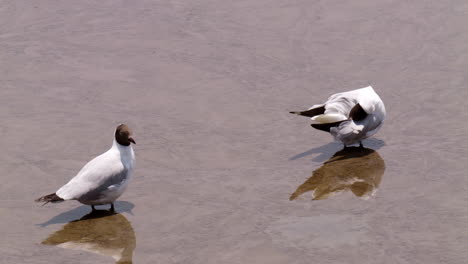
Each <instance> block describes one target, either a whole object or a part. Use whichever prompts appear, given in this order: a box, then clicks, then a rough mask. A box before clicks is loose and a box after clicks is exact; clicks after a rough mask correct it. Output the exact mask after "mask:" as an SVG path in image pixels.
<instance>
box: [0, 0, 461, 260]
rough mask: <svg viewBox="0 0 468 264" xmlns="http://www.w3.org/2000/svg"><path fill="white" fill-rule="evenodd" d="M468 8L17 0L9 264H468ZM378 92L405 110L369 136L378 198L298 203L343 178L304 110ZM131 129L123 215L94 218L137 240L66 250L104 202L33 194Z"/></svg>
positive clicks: (2, 248)
mask: <svg viewBox="0 0 468 264" xmlns="http://www.w3.org/2000/svg"><path fill="white" fill-rule="evenodd" d="M467 14H468V5H467V4H466V2H465V1H461V0H460V1H458V0H457V1H450V3H447V2H442V1H440V2H434V1H432V2H430V3H429V2H427V1H418V2H417V3H416V2H407V1H386V0H385V1H379V2H378V3H377V2H376V1H370V0H365V1H364V0H363V1H267V0H248V1H244V0H241V1H208V0H202V1H178V0H172V1H138V3H134V2H132V1H98V2H96V1H77V2H74V1H49V0H44V1H40V2H37V3H33V4H32V3H31V2H30V1H1V2H0V61H1V63H0V116H1V120H2V122H1V123H0V134H1V145H2V150H3V151H1V152H0V160H1V161H2V164H1V165H0V175H1V179H2V180H3V181H2V184H1V185H0V202H1V203H0V215H1V217H0V218H1V221H0V231H1V234H2V238H1V239H0V263H65V262H66V263H70V264H72V263H115V261H116V260H115V259H116V258H112V256H111V255H115V250H116V248H117V249H119V250H122V251H121V252H124V251H123V250H125V254H123V255H122V256H125V258H128V256H130V257H131V256H133V262H134V263H169V264H170V263H194V264H196V263H203V264H210V263H216V264H217V263H270V264H275V263H289V264H302V263H310V262H311V261H312V262H314V263H330V264H339V263H347V264H353V263H356V264H357V263H359V264H362V263H411V264H417V263H424V264H428V263H466V259H467V258H468V251H467V250H466V248H467V245H468V231H467V230H468V207H467V206H466V205H467V204H468V194H467V193H468V192H467V187H466V186H467V184H468V179H467V175H466V161H467V158H468V155H467V151H466V150H467V147H468V146H467V143H466V139H467V136H466V135H467V133H468V129H467V128H468V126H467V125H466V123H465V121H466V120H468V114H467V111H466V102H465V100H466V98H468V89H467V86H468V80H467V77H466V76H467V74H466V69H468V46H467V45H466V43H468V32H467V31H466V25H467V24H468V16H467ZM367 85H372V86H373V87H374V88H375V90H376V91H377V92H378V93H379V95H380V96H381V98H382V99H383V100H384V102H385V104H386V108H387V112H388V116H387V120H386V123H385V124H384V127H383V128H382V129H381V131H380V132H379V133H378V134H377V135H376V136H375V137H374V138H372V139H369V140H366V141H365V142H364V146H365V147H366V148H368V149H370V150H373V151H375V152H372V151H371V153H372V154H370V155H373V156H371V157H370V158H369V157H368V159H371V161H370V162H377V163H371V164H370V165H369V164H368V163H366V164H367V165H366V166H368V167H369V168H370V169H371V170H374V169H373V168H375V166H377V167H378V168H377V169H376V170H375V171H376V174H374V175H370V176H369V175H367V176H366V173H369V172H366V171H365V170H362V169H361V170H362V171H363V173H364V175H362V174H359V170H358V169H356V170H355V171H353V172H354V173H355V174H359V175H361V176H359V175H358V176H356V177H357V178H358V179H361V182H365V180H366V179H371V180H370V184H368V185H369V186H370V187H369V186H367V187H362V188H373V189H372V190H369V192H367V193H369V194H372V195H365V194H366V190H367V189H362V188H357V193H362V194H363V195H361V196H366V197H367V199H362V198H363V197H359V195H358V196H356V195H355V194H354V193H353V191H352V189H350V188H351V187H350V186H349V184H348V185H347V186H345V187H343V186H341V187H339V188H336V190H343V191H341V192H339V193H335V195H326V196H323V197H322V198H323V199H319V200H312V198H313V196H312V191H306V192H304V193H302V194H301V195H298V197H296V198H295V199H293V200H292V201H290V199H289V198H290V197H291V195H292V194H293V193H294V192H295V191H296V190H299V189H300V187H301V186H302V185H303V184H305V183H306V182H307V181H309V180H310V178H311V175H313V172H314V173H315V172H317V171H319V170H321V171H326V175H328V176H327V180H326V181H325V182H324V184H328V185H329V186H330V188H329V189H331V190H332V189H333V187H334V184H336V183H339V182H341V181H338V180H334V179H333V178H332V176H333V174H332V173H331V172H330V170H334V169H336V167H334V166H333V165H330V163H328V165H327V164H324V163H325V162H326V161H328V160H330V159H331V158H332V157H333V156H334V155H335V153H336V152H338V151H340V150H341V149H342V145H341V144H339V143H333V142H332V138H331V136H329V135H328V134H326V133H323V132H321V131H316V130H313V129H312V128H311V127H310V125H309V123H310V122H309V120H307V119H305V118H301V117H298V116H294V115H290V114H289V113H288V111H292V110H300V109H304V108H305V107H308V106H310V105H312V104H315V103H319V102H321V101H322V100H325V99H326V98H327V97H328V96H329V95H330V94H332V93H335V92H339V91H345V90H350V89H355V88H360V87H364V86H367ZM120 122H125V123H127V124H129V125H130V127H132V128H133V130H134V131H135V140H136V142H137V145H136V146H135V148H134V149H135V152H136V155H137V167H136V170H135V174H134V178H133V181H132V183H131V184H130V186H129V188H128V190H127V192H126V193H125V194H124V195H123V196H122V197H121V198H120V202H118V203H117V204H116V209H117V211H118V212H120V214H118V215H113V216H106V217H104V218H102V219H99V218H98V220H95V219H94V220H95V221H94V222H93V221H91V222H85V223H91V224H89V225H90V228H98V227H99V226H101V225H102V223H101V222H100V221H101V220H102V221H104V223H112V221H114V223H115V224H114V225H115V226H122V228H123V229H124V231H125V232H126V233H125V234H128V235H126V236H127V237H128V240H126V241H124V240H122V241H117V242H116V245H110V244H108V243H107V242H105V241H104V242H102V243H101V244H98V245H101V246H94V248H96V247H97V248H100V249H102V250H101V251H99V250H97V251H99V252H96V250H94V251H92V250H71V249H69V248H63V246H62V247H57V246H50V245H47V243H46V242H45V241H50V239H51V238H53V237H54V235H56V234H59V235H58V236H59V237H60V239H59V242H60V243H62V244H63V242H67V241H68V242H69V243H68V244H67V245H70V244H73V245H80V242H76V241H81V240H80V239H82V238H83V237H85V238H84V239H88V240H90V243H89V244H88V245H90V244H93V243H94V245H96V244H95V241H94V240H95V239H97V238H96V237H94V236H93V235H92V234H93V232H91V233H90V234H88V233H84V234H83V233H81V232H80V231H76V230H82V229H83V228H84V229H86V225H85V226H84V227H83V226H82V225H81V224H80V223H82V222H80V221H78V222H72V221H74V220H79V219H81V218H83V217H84V216H85V215H87V214H88V213H89V212H90V209H89V207H86V206H82V205H80V204H79V203H77V202H66V203H61V204H55V205H46V206H43V207H41V206H40V205H39V204H36V203H34V202H33V200H34V199H35V198H37V197H39V196H41V195H44V194H48V193H51V192H53V191H55V190H56V189H57V188H59V187H60V186H61V185H62V184H64V183H66V182H67V181H68V179H70V178H71V177H72V176H74V175H75V174H76V173H77V172H78V170H79V169H80V168H81V167H82V166H83V165H84V164H85V163H86V162H87V161H88V160H89V159H91V158H92V157H94V156H96V155H98V154H100V153H102V152H104V151H105V150H107V149H108V148H109V147H110V145H111V143H112V136H113V131H114V128H115V126H116V125H117V124H118V123H120ZM372 159H373V160H374V161H372ZM380 160H381V161H380ZM359 162H363V161H362V160H359V159H358V160H357V162H353V163H351V165H350V164H348V163H346V162H345V163H343V161H341V163H339V164H341V165H340V166H341V167H340V166H338V169H340V168H343V167H345V169H346V168H348V167H352V166H354V164H356V163H357V164H359ZM366 162H367V161H366ZM382 162H383V165H384V171H383V175H379V174H380V173H381V171H382V168H381V166H380V165H382ZM379 164H380V165H379ZM379 166H380V167H379ZM356 177H355V178H356ZM359 177H361V178H359ZM369 177H370V178H369ZM314 180H319V179H314ZM310 181H312V180H310ZM348 182H349V181H348ZM351 185H352V184H351ZM358 187H359V186H358ZM327 188H328V187H327ZM343 188H344V189H343ZM309 189H310V188H309ZM304 190H305V189H304ZM103 209H104V207H103ZM111 217H114V218H111ZM113 219H114V220H113ZM115 219H116V220H115ZM106 221H108V222H106ZM70 222H71V223H70ZM77 223H78V224H77ZM69 230H72V231H71V233H69ZM86 230H92V229H86ZM96 230H102V229H100V228H98V229H96ZM119 230H120V229H119ZM104 231H105V230H104ZM120 231H122V230H120ZM57 232H58V233H57ZM67 232H68V233H67ZM76 232H78V235H79V234H82V235H83V237H80V236H78V237H75V236H76V235H77V234H76ZM96 232H97V231H96ZM105 232H107V233H106V234H107V236H106V235H100V236H98V237H100V238H103V239H105V238H106V237H109V238H110V239H113V238H115V237H122V236H121V235H120V234H119V233H118V232H119V231H118V230H116V229H113V228H109V229H108V230H107V231H105ZM132 232H133V233H134V234H132ZM64 234H65V235H64ZM67 234H74V235H67ZM67 236H69V237H67ZM124 236H125V235H124ZM48 239H49V240H48ZM91 242H92V243H91ZM57 243H58V242H57ZM60 243H58V244H60ZM106 243H107V244H106ZM133 243H134V244H133ZM49 244H50V243H49ZM106 250H107V251H106ZM104 251H105V252H107V253H104ZM130 251H132V252H130ZM109 252H111V253H109ZM129 252H130V253H129ZM96 253H97V254H96ZM117 259H118V258H117ZM126 260H128V259H126Z"/></svg>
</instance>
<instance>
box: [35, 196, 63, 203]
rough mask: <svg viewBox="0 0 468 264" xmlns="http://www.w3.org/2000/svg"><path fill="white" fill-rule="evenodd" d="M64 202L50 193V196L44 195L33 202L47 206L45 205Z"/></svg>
mask: <svg viewBox="0 0 468 264" xmlns="http://www.w3.org/2000/svg"><path fill="white" fill-rule="evenodd" d="M63 201H65V200H63V199H62V198H60V197H59V196H58V195H57V194H55V193H51V194H48V195H45V196H42V197H40V198H38V199H36V200H35V202H38V203H42V202H43V203H44V204H43V205H45V204H47V203H59V202H63Z"/></svg>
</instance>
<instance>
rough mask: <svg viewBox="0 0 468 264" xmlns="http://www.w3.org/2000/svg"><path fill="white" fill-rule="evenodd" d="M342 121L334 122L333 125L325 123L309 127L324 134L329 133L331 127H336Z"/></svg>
mask: <svg viewBox="0 0 468 264" xmlns="http://www.w3.org/2000/svg"><path fill="white" fill-rule="evenodd" d="M343 121H346V120H343ZM343 121H338V122H334V123H326V124H311V126H312V127H313V128H315V129H318V130H322V131H325V132H330V128H332V127H337V126H339V125H340V124H341V122H343Z"/></svg>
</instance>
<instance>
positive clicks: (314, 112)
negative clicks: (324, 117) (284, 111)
mask: <svg viewBox="0 0 468 264" xmlns="http://www.w3.org/2000/svg"><path fill="white" fill-rule="evenodd" d="M289 113H291V114H296V115H301V116H308V117H314V116H316V115H321V114H323V113H325V106H320V107H317V108H312V109H309V110H306V111H299V112H289Z"/></svg>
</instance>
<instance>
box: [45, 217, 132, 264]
mask: <svg viewBox="0 0 468 264" xmlns="http://www.w3.org/2000/svg"><path fill="white" fill-rule="evenodd" d="M42 244H44V245H52V246H58V247H61V248H68V249H78V250H84V251H88V252H93V253H96V254H100V255H104V256H110V257H112V258H114V259H115V260H116V261H117V262H116V263H132V255H133V250H134V249H135V246H136V238H135V232H134V231H133V228H132V226H131V224H130V222H129V221H128V220H127V219H126V218H125V217H124V216H123V215H121V214H117V213H113V212H110V211H104V210H97V211H94V212H91V213H90V214H87V215H85V216H83V217H82V218H80V219H79V220H75V221H72V222H69V223H68V224H66V225H64V226H63V228H62V229H61V230H59V231H57V232H55V233H53V234H52V235H50V236H49V237H48V238H47V239H46V240H44V241H42Z"/></svg>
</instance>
